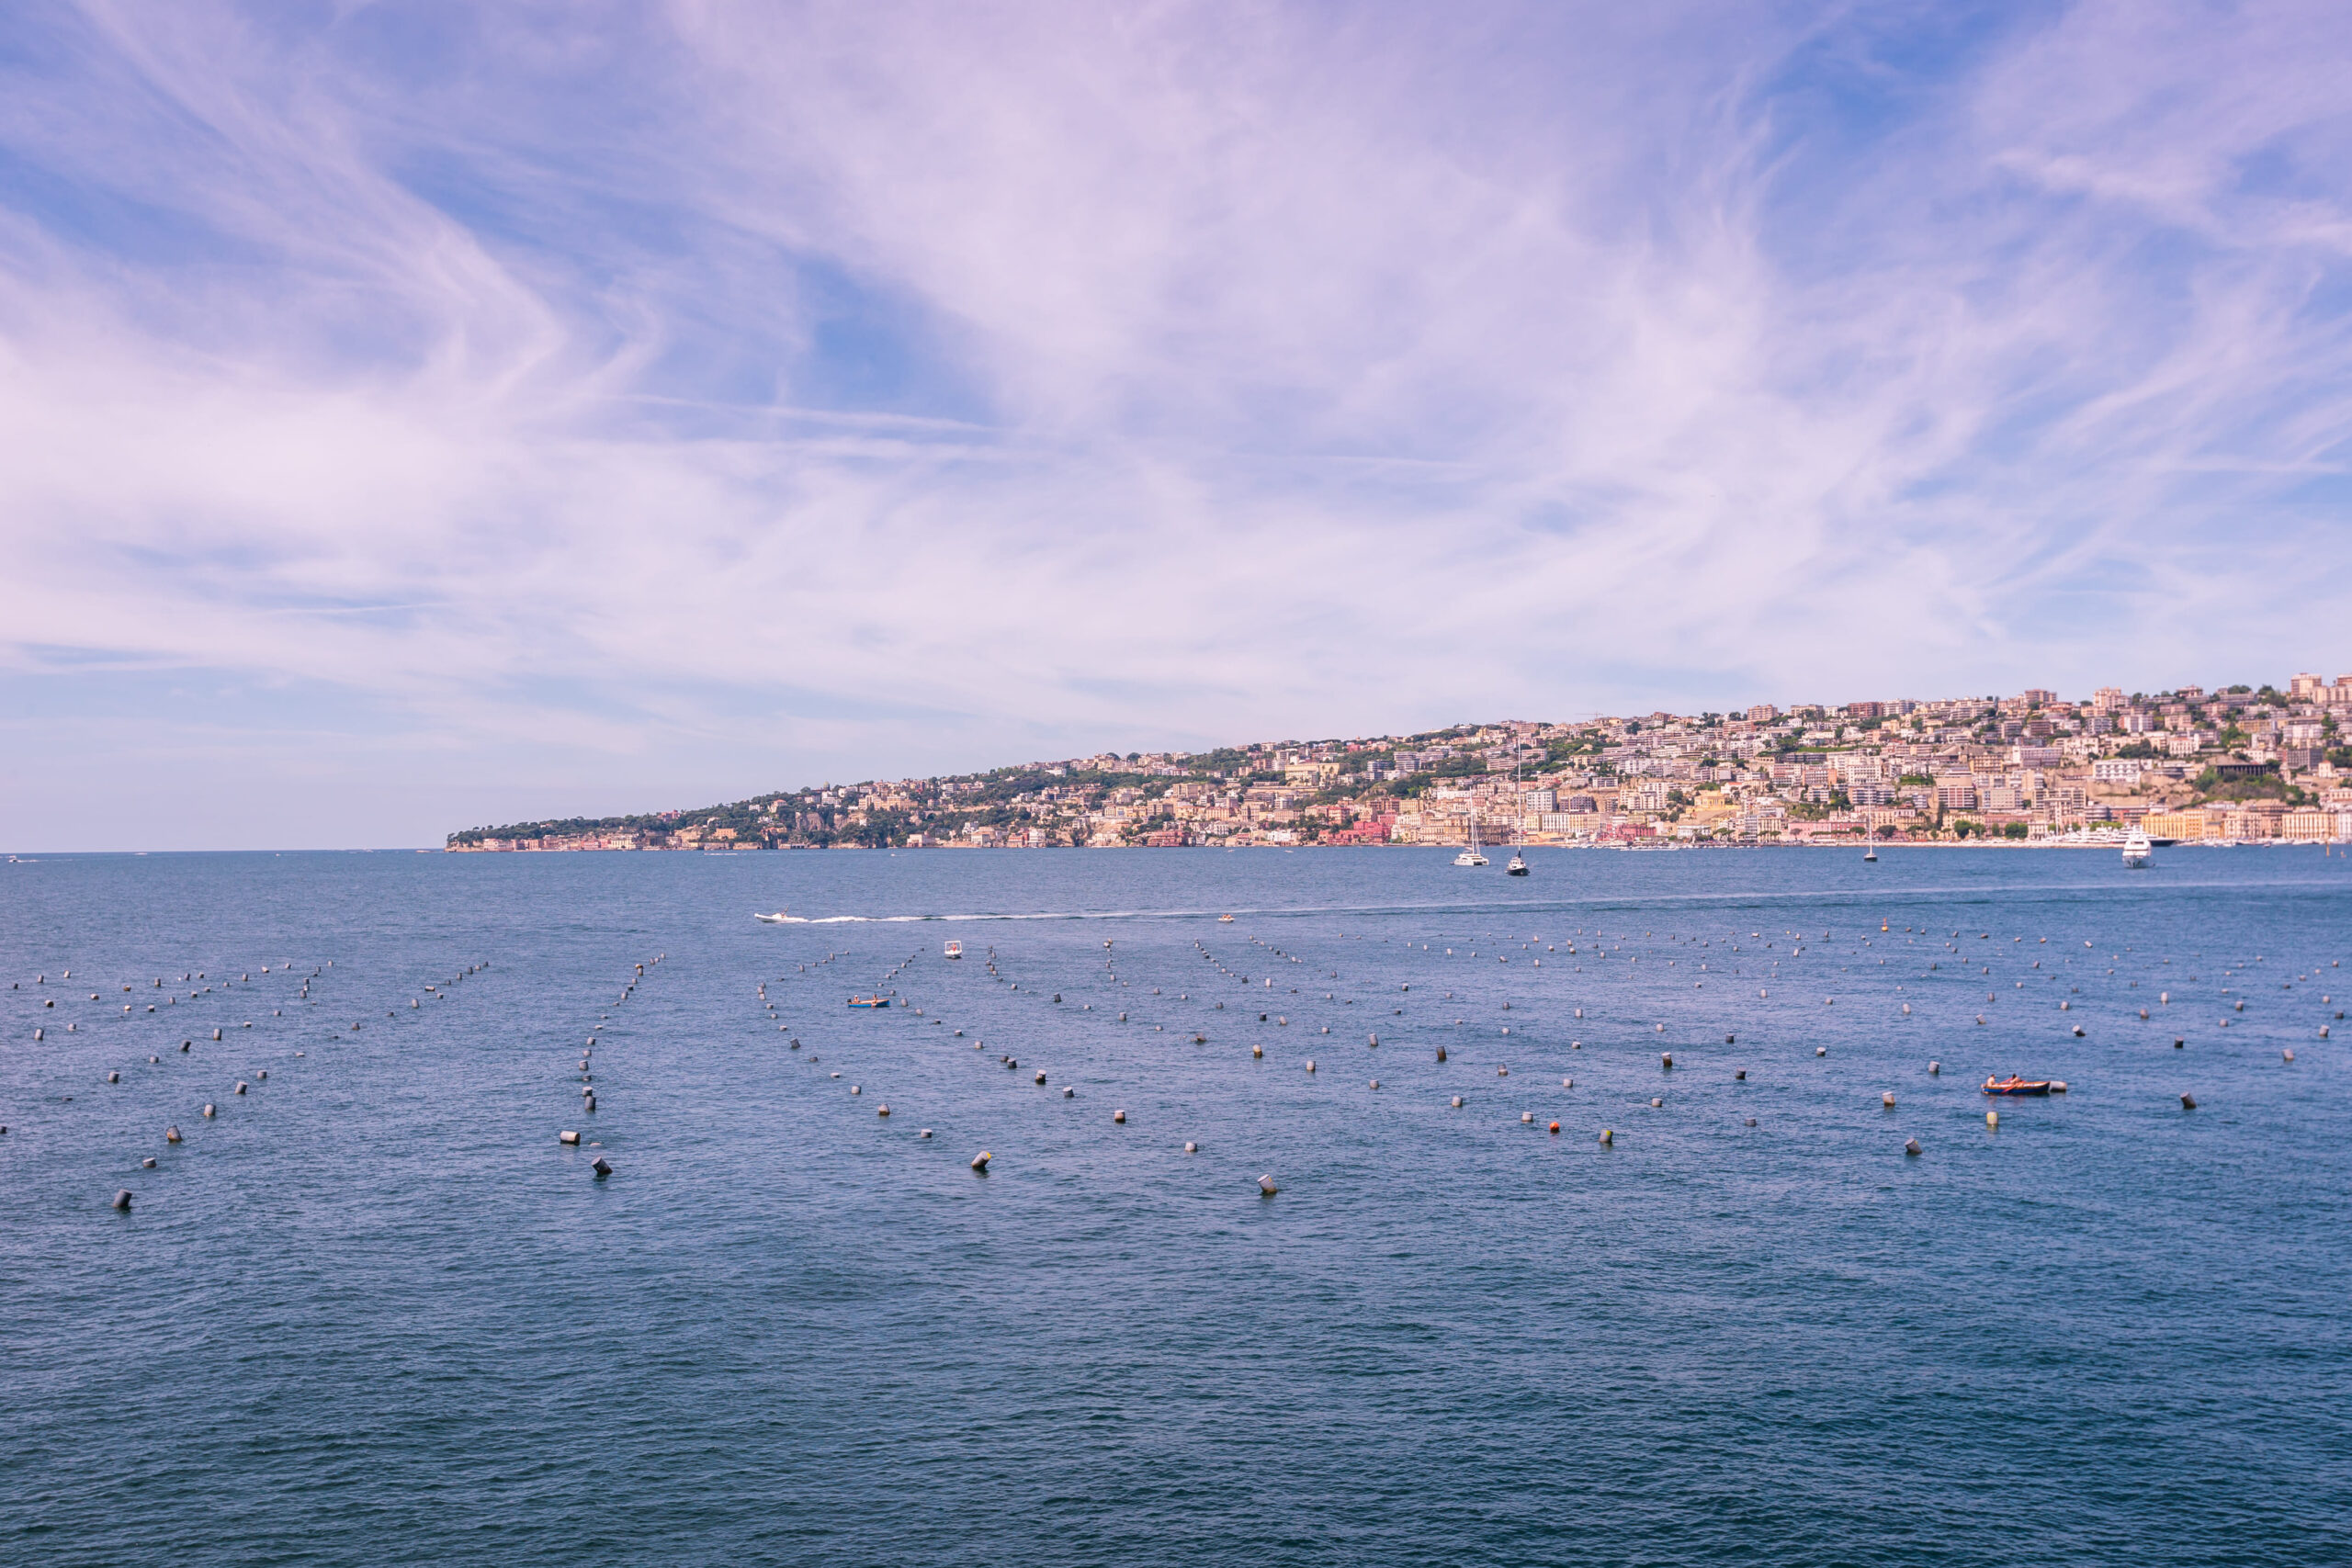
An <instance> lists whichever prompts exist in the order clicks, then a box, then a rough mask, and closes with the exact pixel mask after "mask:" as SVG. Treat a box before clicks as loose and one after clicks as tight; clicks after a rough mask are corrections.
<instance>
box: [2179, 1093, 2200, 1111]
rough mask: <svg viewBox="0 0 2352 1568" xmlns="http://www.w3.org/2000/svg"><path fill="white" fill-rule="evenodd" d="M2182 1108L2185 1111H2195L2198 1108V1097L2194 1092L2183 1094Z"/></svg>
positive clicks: (2181, 1099)
mask: <svg viewBox="0 0 2352 1568" xmlns="http://www.w3.org/2000/svg"><path fill="white" fill-rule="evenodd" d="M2180 1108H2181V1109H2182V1110H2183V1111H2194V1110H2196V1109H2197V1097H2196V1096H2195V1095H2193V1094H2184V1095H2182V1096H2181V1097H2180Z"/></svg>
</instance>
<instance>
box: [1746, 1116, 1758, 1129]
mask: <svg viewBox="0 0 2352 1568" xmlns="http://www.w3.org/2000/svg"><path fill="white" fill-rule="evenodd" d="M1747 1125H1749V1126H1751V1127H1753V1126H1755V1125H1756V1118H1755V1117H1753V1116H1750V1117H1749V1118H1748V1119H1747Z"/></svg>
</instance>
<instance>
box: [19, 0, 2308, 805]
mask: <svg viewBox="0 0 2352 1568" xmlns="http://www.w3.org/2000/svg"><path fill="white" fill-rule="evenodd" d="M2346 80H2352V28H2346V26H2345V25H2344V19H2343V13H2342V10H2341V7H2340V6H2332V5H2326V4H2317V3H2311V4H2279V5H2262V4H2248V5H2192V4H2165V3H2162V0H2130V3H2117V4H2109V3H2104V0H2099V3H2086V4H2078V5H2071V6H2069V5H2059V4H2036V5H2000V4H1968V3H1966V0H1934V3H1920V4H1883V5H1871V4H1812V5H1800V4H1774V3H1772V0H1759V3H1758V4H1753V5H1744V6H1726V5H1723V4H1720V3H1719V0H1718V3H1714V4H1706V5H1687V6H1686V5H1679V4H1676V3H1674V0H1649V3H1646V4H1645V5H1642V6H1625V5H1623V4H1622V0H1611V3H1608V4H1584V3H1581V0H1546V3H1543V4H1536V5H1528V6H1515V5H1505V4H1481V3H1478V0H1465V3H1461V4H1450V5H1444V6H1437V5H1430V4H1420V5H1409V6H1408V5H1387V4H1381V3H1378V0H1371V3H1353V4H1346V5H1338V4H1330V5H1291V4H1282V3H1279V0H1242V3H1235V4H1191V3H1184V0H1137V3H1134V4H1127V5H1110V6H1106V5H1103V4H1099V3H1073V4H1067V5H1064V4H1051V3H1043V0H1037V3H1010V0H1008V3H1000V4H969V5H931V6H909V5H901V4H896V3H894V0H855V3H844V4H811V5H792V4H783V3H778V0H747V3H740V4H739V3H735V0H671V3H668V4H662V3H653V0H647V3H641V4H625V3H620V0H548V3H537V0H512V3H505V4H496V5H483V4H480V3H479V0H450V3H440V0H406V3H382V4H367V3H364V0H335V3H326V0H322V3H294V0H280V3H248V4H231V3H221V0H87V3H84V4H71V3H66V0H33V3H32V4H28V5H25V6H10V7H7V8H6V10H5V12H0V549H5V552H6V555H5V560H6V569H5V570H0V752H5V755H0V848H5V849H10V850H16V851H19V852H22V851H39V850H60V849H92V850H97V849H208V848H235V847H254V848H259V847H278V848H292V847H306V846H317V847H341V846H356V845H402V844H435V843H438V842H439V841H440V840H441V839H442V837H443V835H445V834H446V833H447V832H449V831H451V830H454V829H459V828H464V827H469V826H474V825H478V824H489V823H498V822H506V821H513V820H519V819H535V818H548V817H558V816H567V815H571V814H575V813H578V814H590V815H602V814H606V813H620V812H630V811H640V810H652V809H660V808H663V807H686V806H695V805H701V804H707V803H709V802H713V801H718V800H724V799H732V798H740V797H741V796H744V795H750V794H752V793H754V792H757V791H762V790H768V789H777V788H786V787H797V786H799V785H803V784H819V783H824V782H828V781H834V782H845V781H850V780H856V779H864V778H869V777H891V776H899V775H904V774H910V773H914V774H928V773H940V772H963V771H969V770H974V769H980V768H987V767H992V766H1000V765H1003V764H1006V763H1012V762H1019V761H1030V760H1033V759H1040V758H1054V757H1065V756H1070V755H1075V754H1083V753H1088V752H1092V751H1097V750H1105V749H1109V750H1121V751H1126V750H1164V749H1175V750H1195V749H1202V748H1206V747H1210V746H1215V745H1219V744H1226V743H1231V742H1235V741H1244V740H1250V739H1286V738H1298V739H1311V738H1321V737H1331V736H1352V735H1360V734H1374V733H1382V732H1407V731H1411V730H1415V729H1425V728H1435V727H1438V726H1442V725H1447V724H1453V723H1457V722H1462V721H1465V720H1474V719H1494V718H1545V719H1572V718H1579V717H1585V716H1592V715H1595V714H1605V713H1627V712H1647V711H1649V710H1651V709H1654V708H1658V707H1666V708H1672V709H1678V710H1695V709H1702V708H1717V709H1720V708H1727V707H1732V706H1735V705H1737V706H1745V705H1747V704H1749V703H1754V702H1774V703H1780V704H1783V705H1785V704H1790V703H1795V702H1807V701H1811V702H1846V701H1852V700H1858V699H1864V698H1889V697H1898V696H1914V697H1931V696H1937V695H1947V694H1985V693H1995V692H2014V691H2018V690H2021V689H2023V688H2024V687H2027V686H2030V685H2033V686H2050V687H2054V688H2056V689H2058V690H2059V691H2060V692H2062V693H2064V694H2069V695H2086V694H2088V692H2089V691H2090V690H2091V689H2092V688H2093V687H2095V686H2098V685H2103V684H2118V685H2120V686H2122V687H2124V688H2125V689H2126V690H2132V689H2146V690H2155V689H2159V688H2162V687H2165V686H2169V685H2172V684H2175V683H2177V682H2189V681H2196V682H2204V683H2207V684H2217V683H2222V682H2234V681H2248V682H2256V683H2259V682H2262V681H2266V680H2277V681H2279V682H2281V683H2283V682H2284V679H2285V677H2286V676H2287V675H2289V674H2291V673H2293V672H2294V671H2299V670H2310V671H2318V672H2321V673H2324V674H2327V675H2331V676H2333V675H2335V674H2336V673H2338V672H2339V671H2352V636H2347V631H2352V615H2347V613H2346V608H2345V606H2346V603H2347V597H2346V592H2347V590H2352V528H2347V526H2346V505H2347V501H2352V482H2347V471H2346V470H2347V463H2352V95H2347V94H2346V92H2345V91H2344V90H2343V84H2344V83H2345V82H2346Z"/></svg>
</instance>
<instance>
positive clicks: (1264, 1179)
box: [1258, 1176, 1282, 1198]
mask: <svg viewBox="0 0 2352 1568" xmlns="http://www.w3.org/2000/svg"><path fill="white" fill-rule="evenodd" d="M1281 1190H1282V1189H1281V1188H1279V1187H1277V1186H1275V1185H1274V1179H1273V1178H1272V1176H1261V1177H1260V1178H1258V1191H1259V1192H1260V1194H1261V1195H1262V1196H1264V1197H1268V1198H1271V1197H1272V1196H1273V1195H1274V1194H1275V1193H1277V1192H1279V1191H1281Z"/></svg>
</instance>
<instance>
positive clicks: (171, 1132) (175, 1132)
mask: <svg viewBox="0 0 2352 1568" xmlns="http://www.w3.org/2000/svg"><path fill="white" fill-rule="evenodd" d="M179 1141H180V1130H179V1129H178V1128H177V1127H166V1128H164V1142H165V1143H167V1144H176V1143H178V1142H179Z"/></svg>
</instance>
